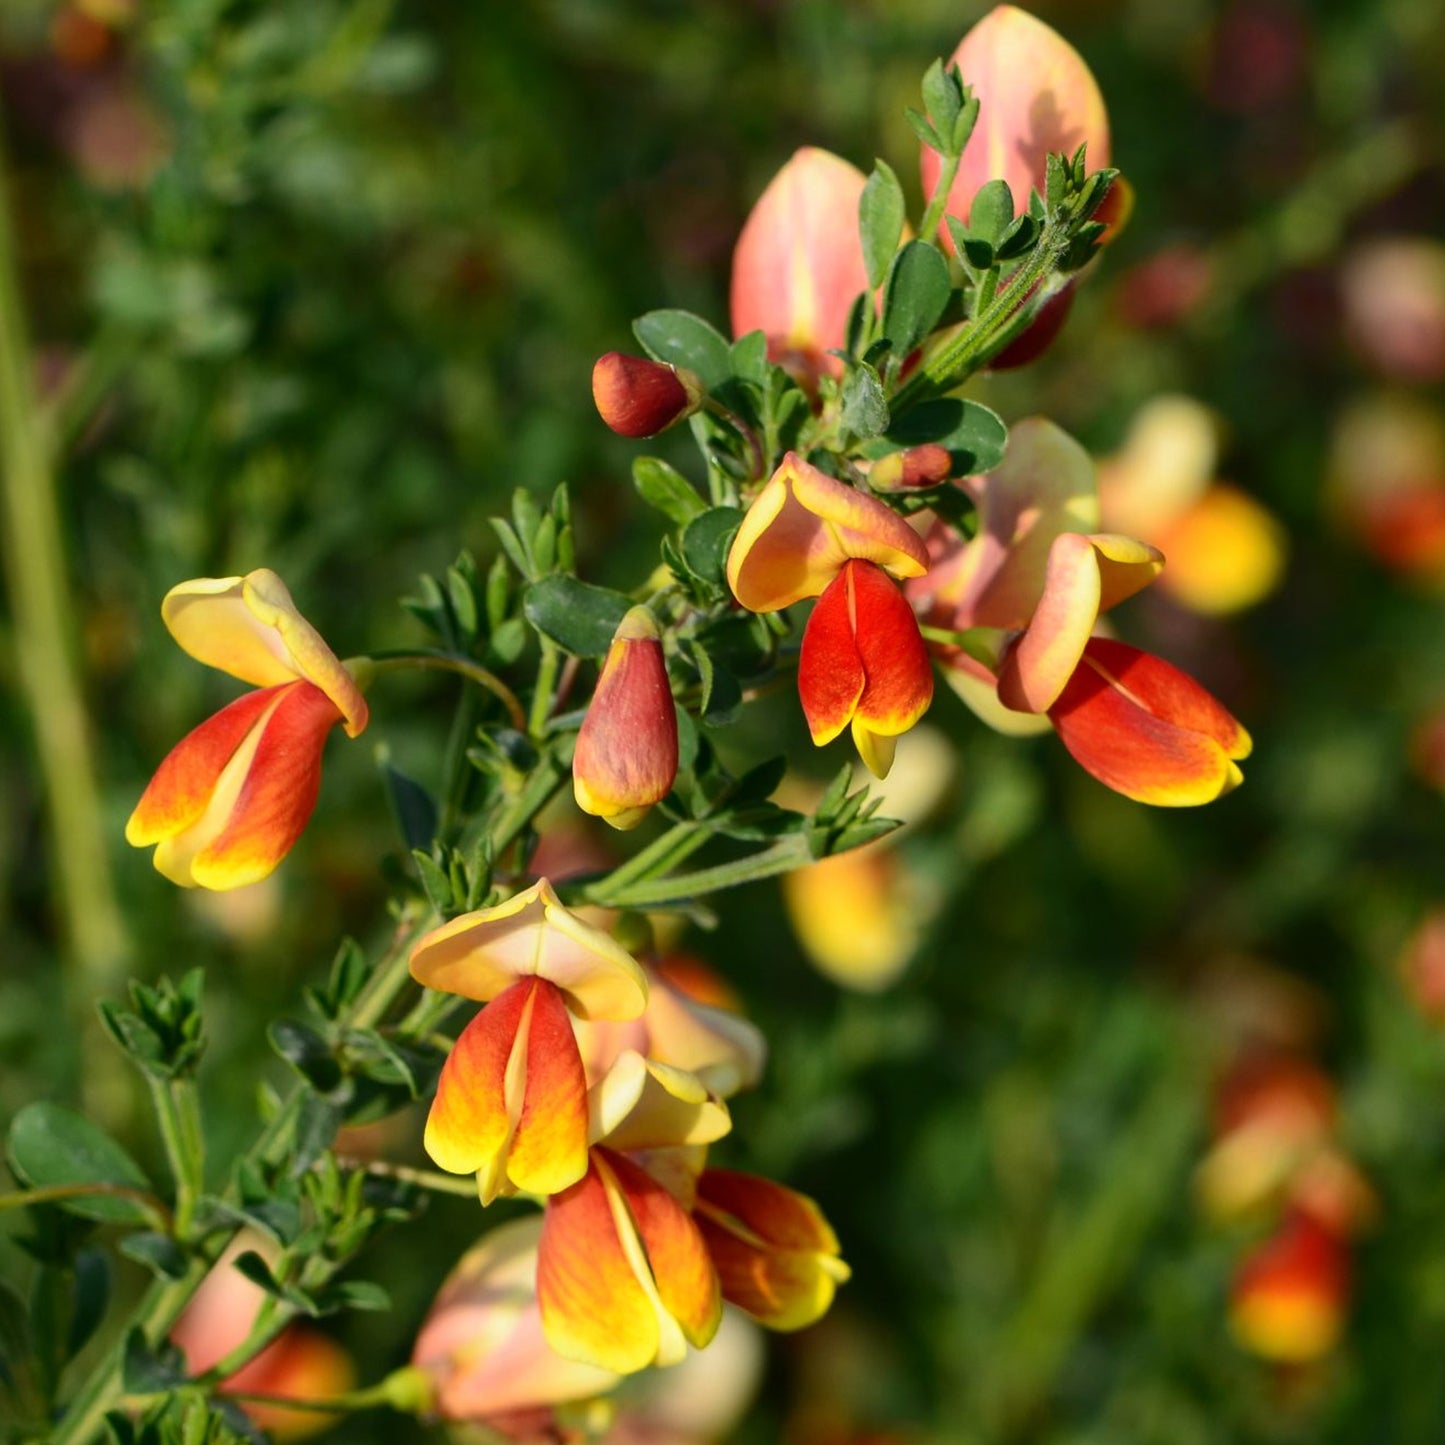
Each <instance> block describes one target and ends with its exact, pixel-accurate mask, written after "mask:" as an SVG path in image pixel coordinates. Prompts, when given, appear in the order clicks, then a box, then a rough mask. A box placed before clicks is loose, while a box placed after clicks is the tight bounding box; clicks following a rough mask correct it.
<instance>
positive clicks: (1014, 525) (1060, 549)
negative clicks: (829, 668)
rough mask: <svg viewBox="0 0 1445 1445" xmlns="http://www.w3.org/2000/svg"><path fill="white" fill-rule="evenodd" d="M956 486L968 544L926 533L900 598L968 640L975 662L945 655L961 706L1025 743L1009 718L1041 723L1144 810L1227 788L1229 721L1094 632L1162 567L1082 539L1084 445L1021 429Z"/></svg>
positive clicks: (1233, 753)
mask: <svg viewBox="0 0 1445 1445" xmlns="http://www.w3.org/2000/svg"><path fill="white" fill-rule="evenodd" d="M968 485H969V489H970V491H971V492H972V493H973V495H974V497H975V499H976V500H977V502H978V506H979V530H978V535H977V536H976V537H974V538H973V539H971V540H970V541H967V542H963V541H961V540H960V539H958V538H957V537H956V536H955V535H954V534H953V533H952V532H951V531H950V530H949V529H948V528H946V527H944V526H943V525H942V524H939V525H938V526H936V527H935V530H934V532H933V534H932V536H931V538H930V548H931V550H932V552H933V553H934V555H935V557H936V558H937V560H936V562H935V565H934V568H933V570H932V571H931V572H930V574H929V575H928V578H927V580H926V581H925V582H923V583H915V584H914V585H913V587H912V588H911V589H910V590H911V593H912V596H913V600H914V603H915V605H916V606H917V607H918V608H919V609H920V610H921V611H922V612H923V613H924V615H925V616H926V617H927V619H928V620H929V621H930V622H934V623H937V624H939V625H942V626H945V627H948V628H950V629H952V630H955V631H959V632H965V631H973V632H974V634H975V643H976V646H977V651H978V652H979V653H982V654H984V656H985V657H986V658H987V661H984V660H982V659H981V658H980V657H978V656H970V655H969V654H966V653H964V652H962V651H961V650H960V649H959V648H956V647H944V648H943V649H942V654H941V655H942V660H943V661H944V664H945V669H946V674H947V675H948V677H949V680H950V683H951V684H952V685H953V686H954V687H955V690H956V691H958V692H959V694H960V696H962V697H963V699H964V701H965V702H967V703H968V704H969V705H970V706H972V707H974V709H975V711H977V712H978V713H979V715H980V716H981V717H982V718H983V719H984V721H985V722H988V723H989V724H990V725H992V726H995V727H999V728H1001V730H1005V731H1021V730H1023V729H1019V728H1015V727H1014V725H1013V724H1012V723H1011V722H1010V717H1011V716H1012V717H1018V716H1020V715H1025V716H1026V715H1035V716H1046V717H1047V719H1048V721H1049V723H1050V724H1051V725H1052V726H1053V728H1054V731H1055V732H1057V733H1058V735H1059V737H1060V739H1061V740H1062V741H1063V743H1064V745H1065V747H1067V748H1068V750H1069V751H1070V753H1072V754H1073V756H1074V758H1075V760H1076V761H1078V762H1079V763H1080V764H1081V765H1082V766H1083V767H1084V768H1085V770H1086V771H1088V772H1090V773H1092V774H1093V775H1094V776H1095V777H1096V778H1098V779H1099V780H1100V781H1101V782H1103V783H1105V784H1106V785H1107V786H1109V787H1111V788H1113V789H1114V790H1115V791H1116V792H1121V793H1123V794H1124V795H1125V796H1127V797H1131V798H1134V799H1136V800H1138V801H1141V802H1151V803H1156V804H1161V805H1167V806H1185V805H1191V804H1196V803H1203V802H1208V801H1210V800H1211V799H1213V798H1217V797H1219V796H1220V795H1221V794H1222V793H1225V792H1228V791H1229V790H1230V789H1231V788H1233V787H1235V786H1236V785H1237V784H1238V783H1239V782H1240V780H1241V776H1242V775H1241V773H1240V770H1239V768H1238V767H1237V766H1236V763H1237V761H1238V760H1239V759H1242V758H1244V757H1247V756H1248V755H1249V751H1250V747H1251V744H1250V740H1249V735H1248V734H1247V733H1246V732H1245V731H1244V729H1243V728H1242V727H1240V725H1239V723H1238V722H1237V721H1236V720H1235V719H1234V718H1233V717H1232V716H1231V715H1230V713H1229V712H1228V711H1227V710H1226V709H1225V708H1224V707H1223V706H1222V705H1221V704H1220V703H1219V702H1217V701H1216V700H1215V699H1214V698H1213V697H1212V696H1211V695H1210V694H1209V693H1208V692H1206V691H1205V690H1204V689H1203V688H1202V687H1200V686H1199V684H1198V683H1196V682H1194V681H1193V680H1192V679H1191V678H1189V677H1186V676H1185V675H1184V674H1183V673H1182V672H1179V671H1178V670H1177V669H1176V668H1173V667H1171V666H1170V665H1169V664H1168V663H1165V662H1162V661H1161V660H1160V659H1158V658H1155V657H1151V656H1149V655H1148V654H1145V653H1142V652H1140V651H1138V650H1137V649H1135V648H1132V647H1126V646H1125V645H1124V644H1122V643H1118V642H1111V641H1108V640H1107V639H1104V638H1099V637H1094V636H1093V635H1092V634H1093V631H1094V628H1095V626H1096V624H1097V623H1098V620H1099V616H1100V614H1101V613H1103V612H1104V611H1106V610H1107V609H1108V608H1110V607H1112V606H1113V605H1114V604H1115V603H1116V602H1119V601H1122V600H1123V599H1124V598H1127V597H1129V596H1131V595H1132V594H1133V593H1135V592H1137V591H1138V590H1139V589H1140V588H1142V587H1144V586H1146V585H1147V584H1148V583H1149V582H1151V581H1152V580H1153V579H1154V578H1155V577H1156V576H1157V575H1158V573H1159V571H1160V569H1161V568H1162V567H1163V565H1164V559H1163V556H1162V554H1160V553H1159V552H1158V551H1157V550H1156V549H1155V548H1153V547H1150V546H1148V545H1147V544H1145V543H1143V542H1138V541H1135V540H1134V539H1133V538H1130V537H1123V536H1119V535H1117V534H1114V533H1102V532H1096V531H1093V530H1092V529H1093V528H1094V527H1096V526H1097V525H1098V515H1099V504H1098V495H1097V492H1096V491H1095V487H1094V473H1093V465H1092V463H1091V462H1090V460H1089V457H1088V455H1087V453H1086V452H1085V451H1084V450H1083V448H1082V447H1080V446H1079V444H1078V443H1077V442H1075V441H1074V440H1073V439H1072V438H1070V437H1068V436H1066V435H1065V434H1064V433H1063V432H1062V431H1060V430H1059V429H1058V428H1057V427H1056V426H1054V425H1053V423H1052V422H1048V421H1045V420H1043V419H1042V418H1029V419H1027V420H1025V421H1022V422H1020V423H1018V425H1017V426H1015V427H1014V429H1013V432H1012V435H1011V437H1010V443H1009V451H1008V455H1007V456H1006V457H1005V459H1004V461H1003V463H1002V464H1001V465H1000V466H999V467H997V468H996V469H995V470H994V471H993V472H991V473H989V474H988V475H987V476H986V477H982V478H972V479H970V481H969V483H968Z"/></svg>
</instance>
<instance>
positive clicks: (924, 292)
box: [883, 241, 953, 358]
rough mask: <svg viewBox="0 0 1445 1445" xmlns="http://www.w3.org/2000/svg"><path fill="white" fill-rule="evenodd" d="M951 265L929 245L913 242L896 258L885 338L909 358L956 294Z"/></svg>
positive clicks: (887, 295) (887, 302) (886, 294)
mask: <svg viewBox="0 0 1445 1445" xmlns="http://www.w3.org/2000/svg"><path fill="white" fill-rule="evenodd" d="M952 289H953V288H952V282H951V281H950V280H949V276H948V262H947V261H945V260H944V259H943V257H942V255H940V254H939V252H938V250H937V249H936V248H935V247H933V246H931V245H929V244H928V242H927V241H910V242H909V243H908V244H907V245H906V246H905V247H904V248H903V249H902V250H901V251H900V252H899V253H898V255H897V256H896V257H895V258H894V261H893V266H892V268H891V269H890V270H889V272H888V283H887V285H886V286H885V287H884V289H883V334H884V335H885V336H886V337H887V338H888V339H889V341H891V342H892V343H893V354H894V355H895V356H897V357H899V358H902V357H905V356H907V355H908V353H909V352H910V351H912V350H913V348H914V347H915V346H917V345H918V343H919V342H920V341H922V340H923V338H924V337H925V336H927V335H928V334H929V333H930V332H931V331H932V330H933V328H934V327H935V326H936V325H937V324H938V318H939V317H940V316H942V315H943V312H944V309H945V307H947V305H948V295H949V292H950V291H951V290H952Z"/></svg>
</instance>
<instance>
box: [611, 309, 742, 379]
mask: <svg viewBox="0 0 1445 1445" xmlns="http://www.w3.org/2000/svg"><path fill="white" fill-rule="evenodd" d="M632 330H633V334H634V335H635V336H636V337H637V339H638V340H639V341H640V342H641V343H642V344H643V346H644V347H645V348H646V349H647V351H648V353H649V354H650V355H651V356H653V357H655V358H656V359H657V360H658V361H666V362H668V363H669V364H670V365H672V366H685V367H687V368H688V370H689V371H695V372H697V374H698V375H699V376H700V377H701V378H702V384H703V385H704V386H705V387H707V389H708V390H709V391H713V390H715V389H716V388H717V387H719V386H721V385H722V384H723V382H725V381H726V380H727V379H728V378H729V377H730V376H731V375H732V374H733V367H732V354H731V348H730V347H729V346H728V343H727V341H726V340H725V339H724V337H723V336H722V334H721V333H720V332H718V331H717V330H715V329H714V328H713V327H711V326H709V325H708V323H707V322H706V321H704V320H703V319H702V317H701V316H694V315H693V314H692V312H690V311H649V312H648V313H647V315H646V316H639V317H638V319H637V320H636V321H634V322H633V323H632Z"/></svg>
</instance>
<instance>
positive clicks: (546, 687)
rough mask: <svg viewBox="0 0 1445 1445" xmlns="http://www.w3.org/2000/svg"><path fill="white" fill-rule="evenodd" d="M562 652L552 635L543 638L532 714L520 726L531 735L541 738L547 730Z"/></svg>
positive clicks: (533, 695)
mask: <svg viewBox="0 0 1445 1445" xmlns="http://www.w3.org/2000/svg"><path fill="white" fill-rule="evenodd" d="M561 661H562V653H561V650H560V649H559V648H558V646H557V644H556V643H555V642H553V641H552V639H551V638H550V637H544V638H543V639H542V662H541V665H540V666H539V667H538V668H537V687H536V690H535V691H534V692H533V693H532V712H531V716H530V717H529V718H528V719H527V720H526V721H525V722H522V723H519V724H518V725H517V726H518V728H525V729H526V731H527V734H528V736H529V737H532V738H540V737H541V736H542V734H543V733H544V732H545V731H546V730H547V719H548V718H549V717H551V715H552V699H553V697H554V696H555V695H556V687H557V669H558V667H559V666H560V665H561Z"/></svg>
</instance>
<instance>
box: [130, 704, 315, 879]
mask: <svg viewBox="0 0 1445 1445" xmlns="http://www.w3.org/2000/svg"><path fill="white" fill-rule="evenodd" d="M338 721H339V716H338V714H337V711H336V704H335V703H333V702H332V701H331V699H330V698H328V697H327V696H326V695H325V694H324V693H323V692H322V691H321V690H320V689H319V688H316V687H313V686H312V685H311V684H310V683H309V682H296V683H292V684H291V685H290V686H289V687H285V688H282V689H281V692H280V696H279V698H278V701H277V703H276V706H275V707H274V708H273V709H272V711H271V714H270V716H269V717H267V718H266V719H265V721H264V722H263V723H262V725H261V732H260V737H259V739H258V741H257V744H256V751H255V754H254V755H253V757H252V758H251V765H250V767H249V768H248V769H247V771H246V775H245V779H244V781H243V782H242V784H241V790H240V793H239V794H238V796H237V798H236V802H235V806H234V807H233V808H232V809H231V811H230V814H229V816H228V818H227V820H226V823H225V826H224V827H223V828H222V829H221V831H220V832H219V833H218V834H217V835H216V836H215V837H214V838H213V839H212V840H211V841H210V842H209V843H207V844H206V846H205V847H203V848H202V849H201V850H200V852H198V853H197V854H196V855H195V858H194V859H193V860H192V862H191V877H192V878H193V879H194V880H195V881H196V882H197V883H199V884H200V885H201V887H202V888H239V887H240V886H241V885H242V884H245V883H254V882H256V881H257V879H260V878H264V877H265V876H266V875H267V874H268V873H270V872H271V871H272V869H274V868H275V867H276V865H277V864H278V863H279V862H280V861H281V860H282V859H283V858H284V857H285V856H286V854H287V853H289V852H290V851H291V847H292V845H293V844H294V843H295V842H296V840H297V838H299V837H300V836H301V830H302V829H303V828H304V827H305V826H306V823H307V820H308V819H309V818H310V817H311V811H312V809H313V808H315V806H316V795H317V793H318V792H319V791H320V788H321V750H322V748H323V747H324V745H325V743H326V735H327V733H329V732H330V731H331V729H332V728H333V727H334V726H335V725H336V723H337V722H338ZM217 793H218V796H219V793H220V789H219V788H218V790H217ZM165 847H166V844H164V843H163V844H161V845H160V847H159V848H157V850H156V852H157V854H159V853H160V852H161V849H163V848H165Z"/></svg>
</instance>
